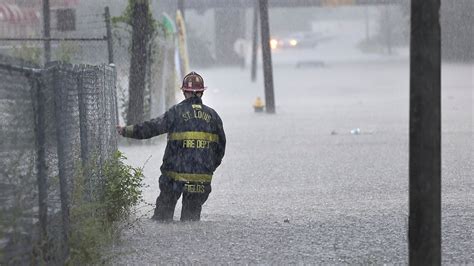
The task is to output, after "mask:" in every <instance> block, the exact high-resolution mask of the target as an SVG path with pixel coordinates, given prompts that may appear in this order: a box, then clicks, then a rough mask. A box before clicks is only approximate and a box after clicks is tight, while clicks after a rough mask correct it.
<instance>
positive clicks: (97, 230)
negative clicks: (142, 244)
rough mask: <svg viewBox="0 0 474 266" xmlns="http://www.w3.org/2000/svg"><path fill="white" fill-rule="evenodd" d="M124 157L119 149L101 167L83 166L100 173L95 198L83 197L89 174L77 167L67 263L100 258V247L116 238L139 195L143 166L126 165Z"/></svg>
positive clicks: (95, 261) (78, 262)
mask: <svg viewBox="0 0 474 266" xmlns="http://www.w3.org/2000/svg"><path fill="white" fill-rule="evenodd" d="M125 160H126V157H125V156H124V155H123V153H121V152H120V151H116V152H115V153H114V154H113V156H112V157H111V158H110V159H109V160H107V161H106V162H105V164H104V166H103V167H101V168H98V169H97V167H91V168H92V169H87V170H88V171H86V172H87V173H88V175H96V174H100V175H101V176H102V177H103V183H102V186H101V189H100V197H97V199H95V200H91V199H90V197H89V198H88V197H85V195H86V193H87V189H86V188H85V187H86V186H85V178H91V176H85V175H84V172H83V171H78V174H77V177H76V179H75V185H74V194H73V204H72V208H71V229H72V230H71V235H70V240H69V243H70V247H71V253H70V258H69V261H68V264H72V265H76V264H79V265H80V264H94V263H99V262H101V259H102V258H103V256H102V248H103V247H105V246H107V245H108V244H110V243H111V242H113V241H114V240H115V239H116V238H118V236H119V234H120V226H119V225H120V223H121V222H124V221H126V220H127V219H128V218H129V216H130V213H131V211H132V209H133V207H134V206H136V205H137V204H138V203H139V202H140V200H141V199H142V191H141V187H142V180H143V177H144V176H143V169H142V168H134V167H132V166H130V165H127V164H126V163H125V162H124V161H125ZM82 170H84V169H82Z"/></svg>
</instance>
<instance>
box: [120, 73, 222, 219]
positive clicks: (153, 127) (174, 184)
mask: <svg viewBox="0 0 474 266" xmlns="http://www.w3.org/2000/svg"><path fill="white" fill-rule="evenodd" d="M181 90H182V91H183V94H184V97H185V99H184V100H183V101H182V102H181V103H179V104H177V105H175V106H173V107H171V108H170V109H169V110H168V111H167V112H166V113H165V114H163V115H162V116H160V117H158V118H155V119H152V120H150V121H146V122H143V123H140V124H137V125H130V126H127V127H122V126H117V131H118V132H119V134H120V135H122V136H124V137H128V138H134V139H149V138H152V137H154V136H158V135H161V134H164V133H168V143H167V145H166V150H165V154H164V157H163V164H162V165H161V176H160V179H159V183H160V195H159V196H158V198H157V199H156V208H155V213H154V215H153V217H152V218H153V219H155V220H157V221H172V220H173V214H174V209H175V206H176V203H177V201H178V199H179V197H180V196H181V194H182V195H183V206H182V210H181V221H199V220H200V218H201V210H202V205H203V204H204V202H205V201H206V200H207V198H208V197H209V193H211V180H212V175H213V173H214V171H215V170H216V168H217V167H218V166H219V165H220V164H221V161H222V158H223V157H224V152H225V145H226V139H225V133H224V128H223V126H222V120H221V119H220V117H219V115H218V114H217V112H216V111H214V110H213V109H212V108H210V107H208V106H206V105H204V104H202V100H201V97H202V95H203V93H204V90H205V87H204V80H203V79H202V77H201V76H200V75H199V74H197V73H195V72H191V73H189V74H188V75H186V76H185V77H184V79H183V85H182V87H181Z"/></svg>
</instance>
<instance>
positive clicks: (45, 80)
mask: <svg viewBox="0 0 474 266" xmlns="http://www.w3.org/2000/svg"><path fill="white" fill-rule="evenodd" d="M0 59H1V61H0V77H1V80H2V82H1V83H0V110H1V112H0V126H1V132H0V147H1V149H0V217H1V219H0V264H3V263H5V264H18V263H20V264H22V263H31V262H34V261H36V258H38V257H41V258H43V259H47V260H50V261H60V260H61V259H62V258H64V257H65V256H64V255H65V254H67V252H68V251H69V247H68V245H67V243H68V236H69V231H70V218H69V213H70V208H71V200H72V195H73V190H74V185H75V181H76V177H77V175H78V171H87V169H90V168H91V166H100V165H102V164H103V163H104V161H105V160H106V159H107V158H109V157H110V155H111V154H112V153H113V152H114V151H115V150H116V149H117V138H116V133H115V125H116V123H117V104H116V103H117V99H116V90H115V80H116V74H115V69H114V68H111V67H109V66H90V65H69V64H62V63H51V64H49V65H47V66H46V67H45V68H43V69H40V68H32V67H31V66H30V67H24V66H19V64H18V63H19V61H16V60H12V59H11V58H10V59H8V60H7V61H6V60H5V58H4V57H2V58H0ZM96 169H100V167H99V168H96ZM82 176H84V177H85V179H86V180H84V186H85V189H84V190H85V193H84V194H85V198H86V199H92V198H95V197H97V196H98V193H99V190H98V188H100V184H101V182H102V181H103V180H102V178H101V175H100V172H97V171H94V173H93V172H92V171H91V172H90V173H87V172H86V173H85V174H84V175H82Z"/></svg>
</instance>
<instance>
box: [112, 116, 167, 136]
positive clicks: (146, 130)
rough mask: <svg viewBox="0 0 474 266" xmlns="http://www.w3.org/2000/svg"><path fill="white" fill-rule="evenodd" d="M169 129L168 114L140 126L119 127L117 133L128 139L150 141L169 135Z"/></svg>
mask: <svg viewBox="0 0 474 266" xmlns="http://www.w3.org/2000/svg"><path fill="white" fill-rule="evenodd" d="M168 128H169V121H168V113H165V114H163V115H162V116H159V117H157V118H155V119H151V120H149V121H145V122H143V123H140V124H136V125H130V126H126V127H122V126H117V132H118V133H119V134H120V135H122V136H124V137H126V138H133V139H149V138H152V137H155V136H158V135H161V134H164V133H167V132H168Z"/></svg>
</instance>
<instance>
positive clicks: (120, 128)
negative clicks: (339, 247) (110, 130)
mask: <svg viewBox="0 0 474 266" xmlns="http://www.w3.org/2000/svg"><path fill="white" fill-rule="evenodd" d="M115 128H116V129H117V133H118V134H119V135H120V136H124V135H125V127H122V126H120V125H116V126H115Z"/></svg>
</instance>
